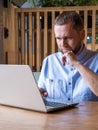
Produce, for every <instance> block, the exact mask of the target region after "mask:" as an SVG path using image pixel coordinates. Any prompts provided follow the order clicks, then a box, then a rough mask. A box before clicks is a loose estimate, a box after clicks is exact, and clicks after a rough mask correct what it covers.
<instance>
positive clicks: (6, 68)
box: [0, 64, 78, 112]
mask: <svg viewBox="0 0 98 130" xmlns="http://www.w3.org/2000/svg"><path fill="white" fill-rule="evenodd" d="M45 103H46V101H45V100H44V99H43V97H42V96H41V94H40V92H39V89H38V86H37V82H36V80H35V78H34V75H33V73H32V71H31V69H30V67H29V66H28V65H6V64H1V65H0V104H2V105H8V106H13V107H18V108H23V109H29V110H34V111H40V112H50V111H54V110H59V109H66V108H70V107H74V106H75V105H77V104H78V103H68V104H67V103H66V104H62V103H61V104H60V105H61V106H60V105H59V106H55V107H54V106H46V105H45Z"/></svg>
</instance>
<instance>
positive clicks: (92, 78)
mask: <svg viewBox="0 0 98 130" xmlns="http://www.w3.org/2000/svg"><path fill="white" fill-rule="evenodd" d="M75 67H76V68H77V70H78V71H79V73H80V75H81V76H82V77H83V79H84V80H85V82H86V83H87V84H88V86H89V87H90V89H91V90H92V91H93V93H94V94H95V95H96V96H98V74H96V73H94V72H93V71H92V70H90V69H89V68H87V67H86V66H85V65H83V64H81V63H80V62H76V64H75Z"/></svg>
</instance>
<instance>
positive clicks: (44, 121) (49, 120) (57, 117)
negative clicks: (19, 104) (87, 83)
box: [0, 102, 98, 130]
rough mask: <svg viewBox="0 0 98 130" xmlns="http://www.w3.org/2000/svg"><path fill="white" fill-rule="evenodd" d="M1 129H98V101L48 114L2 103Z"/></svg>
mask: <svg viewBox="0 0 98 130" xmlns="http://www.w3.org/2000/svg"><path fill="white" fill-rule="evenodd" d="M0 130H98V102H81V103H79V105H78V106H77V107H76V108H72V109H67V110H60V111H56V112H52V113H48V114H46V113H40V112H34V111H29V110H23V109H18V108H12V107H7V106H2V105H1V106H0Z"/></svg>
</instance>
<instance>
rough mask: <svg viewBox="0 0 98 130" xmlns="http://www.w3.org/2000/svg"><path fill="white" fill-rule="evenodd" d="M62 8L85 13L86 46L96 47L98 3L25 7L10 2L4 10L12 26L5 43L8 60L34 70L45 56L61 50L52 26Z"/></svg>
mask: <svg viewBox="0 0 98 130" xmlns="http://www.w3.org/2000/svg"><path fill="white" fill-rule="evenodd" d="M62 11H77V12H78V13H79V14H80V15H81V16H82V17H83V19H84V28H85V40H84V43H85V45H86V46H87V48H89V49H92V50H97V49H98V44H97V41H98V40H97V38H98V36H97V35H98V34H97V33H98V20H97V19H98V6H83V7H81V6H79V7H76V6H75V7H53V8H52V7H49V8H26V9H24V8H15V7H13V6H11V8H10V9H9V10H5V13H4V16H6V17H8V18H7V21H4V26H6V28H8V30H9V37H8V38H6V39H5V43H4V44H5V61H6V63H8V64H13V63H15V64H29V65H30V67H31V68H32V70H33V71H40V69H41V66H42V61H43V59H44V58H45V57H46V56H47V55H49V54H51V53H54V52H56V51H58V49H57V45H56V41H55V36H54V30H53V28H54V20H55V17H56V16H57V15H58V14H59V13H61V12H62ZM8 12H10V14H8ZM7 14H8V16H7ZM96 21H97V22H96ZM89 35H90V36H89ZM87 38H89V39H88V42H89V43H87Z"/></svg>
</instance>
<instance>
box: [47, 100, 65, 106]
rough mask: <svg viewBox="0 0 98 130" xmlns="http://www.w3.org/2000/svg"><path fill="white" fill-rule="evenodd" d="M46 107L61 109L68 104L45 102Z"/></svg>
mask: <svg viewBox="0 0 98 130" xmlns="http://www.w3.org/2000/svg"><path fill="white" fill-rule="evenodd" d="M45 105H46V106H51V107H59V106H64V105H66V104H64V103H58V102H51V101H45Z"/></svg>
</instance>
